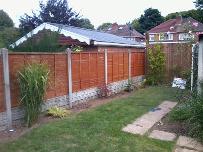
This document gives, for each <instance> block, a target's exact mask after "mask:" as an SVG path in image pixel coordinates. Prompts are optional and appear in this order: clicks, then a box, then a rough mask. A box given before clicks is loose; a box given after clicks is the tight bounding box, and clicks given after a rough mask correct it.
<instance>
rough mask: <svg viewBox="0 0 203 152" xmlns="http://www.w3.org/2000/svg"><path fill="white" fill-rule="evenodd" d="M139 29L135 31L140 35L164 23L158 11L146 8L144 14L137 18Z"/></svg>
mask: <svg viewBox="0 0 203 152" xmlns="http://www.w3.org/2000/svg"><path fill="white" fill-rule="evenodd" d="M138 21H139V24H140V28H139V29H137V30H138V31H139V32H141V33H145V32H146V31H148V30H150V29H151V28H153V27H155V26H157V25H159V24H161V23H162V22H163V21H164V17H163V16H161V13H160V12H159V10H158V9H153V8H148V9H147V10H145V11H144V14H143V15H141V17H140V18H139V20H138Z"/></svg>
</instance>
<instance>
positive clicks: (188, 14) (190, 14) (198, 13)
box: [165, 9, 203, 23]
mask: <svg viewBox="0 0 203 152" xmlns="http://www.w3.org/2000/svg"><path fill="white" fill-rule="evenodd" d="M202 14H203V10H199V9H198V10H194V9H193V10H189V11H182V12H175V13H170V14H168V15H167V16H166V17H165V20H166V21H167V20H169V19H174V18H176V17H178V16H180V15H181V16H182V17H184V18H187V17H192V18H194V19H195V20H197V21H199V22H202V23H203V15H202Z"/></svg>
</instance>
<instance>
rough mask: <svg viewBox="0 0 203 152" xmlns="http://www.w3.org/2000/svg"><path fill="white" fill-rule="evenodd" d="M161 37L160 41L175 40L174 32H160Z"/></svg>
mask: <svg viewBox="0 0 203 152" xmlns="http://www.w3.org/2000/svg"><path fill="white" fill-rule="evenodd" d="M159 39H160V41H168V40H173V34H171V33H160V35H159Z"/></svg>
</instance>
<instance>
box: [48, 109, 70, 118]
mask: <svg viewBox="0 0 203 152" xmlns="http://www.w3.org/2000/svg"><path fill="white" fill-rule="evenodd" d="M47 114H48V115H50V116H53V117H57V118H63V117H66V116H67V115H68V114H70V111H68V110H67V109H65V108H61V107H52V108H50V109H48V112H47Z"/></svg>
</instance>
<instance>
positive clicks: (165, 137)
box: [149, 130, 176, 141]
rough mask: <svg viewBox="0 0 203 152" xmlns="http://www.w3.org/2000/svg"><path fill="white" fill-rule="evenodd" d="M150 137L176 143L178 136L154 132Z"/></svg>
mask: <svg viewBox="0 0 203 152" xmlns="http://www.w3.org/2000/svg"><path fill="white" fill-rule="evenodd" d="M149 137H150V138H153V139H159V140H164V141H174V140H175V139H176V134H174V133H170V132H165V131H159V130H153V131H152V132H151V133H150V135H149Z"/></svg>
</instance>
